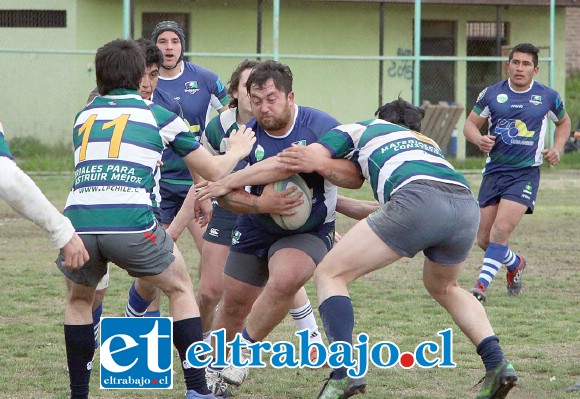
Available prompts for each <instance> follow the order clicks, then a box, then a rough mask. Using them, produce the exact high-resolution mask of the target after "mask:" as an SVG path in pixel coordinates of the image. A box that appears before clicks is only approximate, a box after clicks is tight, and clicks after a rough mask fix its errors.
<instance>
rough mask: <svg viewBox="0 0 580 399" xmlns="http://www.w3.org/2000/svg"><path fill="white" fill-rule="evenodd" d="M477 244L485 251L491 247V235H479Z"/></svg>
mask: <svg viewBox="0 0 580 399" xmlns="http://www.w3.org/2000/svg"><path fill="white" fill-rule="evenodd" d="M477 245H478V246H479V248H481V249H483V250H484V251H485V250H486V249H487V247H489V235H487V236H485V237H483V236H482V237H480V236H477Z"/></svg>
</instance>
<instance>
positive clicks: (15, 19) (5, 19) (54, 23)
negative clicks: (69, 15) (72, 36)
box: [0, 10, 66, 28]
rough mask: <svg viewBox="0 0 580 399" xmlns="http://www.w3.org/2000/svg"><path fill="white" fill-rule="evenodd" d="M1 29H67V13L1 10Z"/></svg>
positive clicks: (57, 11) (58, 11)
mask: <svg viewBox="0 0 580 399" xmlns="http://www.w3.org/2000/svg"><path fill="white" fill-rule="evenodd" d="M0 28H66V11H64V10H63V11H60V10H0Z"/></svg>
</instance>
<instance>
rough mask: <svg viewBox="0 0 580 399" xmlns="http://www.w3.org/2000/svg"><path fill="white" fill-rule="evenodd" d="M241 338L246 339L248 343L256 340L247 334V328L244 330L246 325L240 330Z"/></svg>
mask: <svg viewBox="0 0 580 399" xmlns="http://www.w3.org/2000/svg"><path fill="white" fill-rule="evenodd" d="M242 338H243V339H245V340H246V341H248V343H250V344H253V343H254V342H256V340H255V339H252V337H250V334H248V330H246V327H244V329H243V330H242Z"/></svg>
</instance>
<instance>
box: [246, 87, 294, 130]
mask: <svg viewBox="0 0 580 399" xmlns="http://www.w3.org/2000/svg"><path fill="white" fill-rule="evenodd" d="M250 104H251V107H252V113H253V114H254V117H255V118H256V120H257V121H258V123H259V124H260V126H262V127H263V128H264V129H266V130H267V131H268V132H271V133H275V132H276V131H278V130H281V129H284V128H289V127H290V125H291V124H292V110H293V109H294V92H290V93H288V95H286V94H285V93H283V92H281V91H280V90H278V89H277V88H276V86H274V81H273V80H272V79H269V80H268V81H267V82H266V83H265V84H264V86H262V87H258V86H256V85H252V87H251V90H250Z"/></svg>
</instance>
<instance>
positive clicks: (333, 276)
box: [314, 220, 401, 398]
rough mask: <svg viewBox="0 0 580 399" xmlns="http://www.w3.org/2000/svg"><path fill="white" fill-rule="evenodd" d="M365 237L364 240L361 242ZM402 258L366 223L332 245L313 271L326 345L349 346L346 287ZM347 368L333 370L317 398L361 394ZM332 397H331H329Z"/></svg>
mask: <svg viewBox="0 0 580 399" xmlns="http://www.w3.org/2000/svg"><path fill="white" fill-rule="evenodd" d="M361 237H364V238H365V239H364V240H361ZM400 258H401V255H399V254H397V253H396V252H395V251H394V250H392V249H391V248H390V247H389V246H387V245H386V244H385V243H384V241H383V240H382V239H381V238H380V237H379V236H378V235H377V234H376V233H375V232H374V231H373V230H371V228H370V227H369V225H368V223H367V221H366V220H362V221H360V222H358V223H357V224H356V225H354V226H353V227H352V228H351V229H350V230H349V231H348V232H347V233H346V234H345V235H344V236H343V237H342V238H341V240H340V241H339V242H338V243H337V244H335V245H334V247H333V248H332V250H331V251H330V252H329V253H328V254H327V255H326V256H325V257H324V259H323V260H322V262H321V263H320V264H319V265H318V267H317V268H316V272H315V273H314V281H315V283H316V291H317V295H318V304H319V307H318V310H319V313H320V319H321V320H322V324H323V326H324V330H325V332H326V337H327V339H328V342H329V343H332V342H335V341H345V342H350V343H352V334H353V329H354V310H353V306H352V302H351V300H350V297H349V293H348V285H349V284H350V283H351V282H353V281H354V280H356V279H357V278H359V277H360V276H363V275H365V274H367V273H370V272H372V271H374V270H378V269H380V268H382V267H384V266H386V265H388V264H391V263H393V262H395V261H397V260H398V259H400ZM346 373H347V369H346V368H338V369H334V370H333V371H332V373H331V375H330V377H331V378H330V379H329V380H328V381H327V382H326V384H325V385H324V386H323V388H322V390H321V392H320V394H319V396H318V397H319V398H324V397H326V396H325V395H327V394H329V393H331V392H333V391H336V390H341V391H344V392H347V393H348V394H349V396H350V395H354V394H356V393H363V392H364V391H365V388H366V382H365V381H364V379H362V378H355V379H353V378H348V377H347V374H346ZM329 397H332V396H329Z"/></svg>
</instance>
